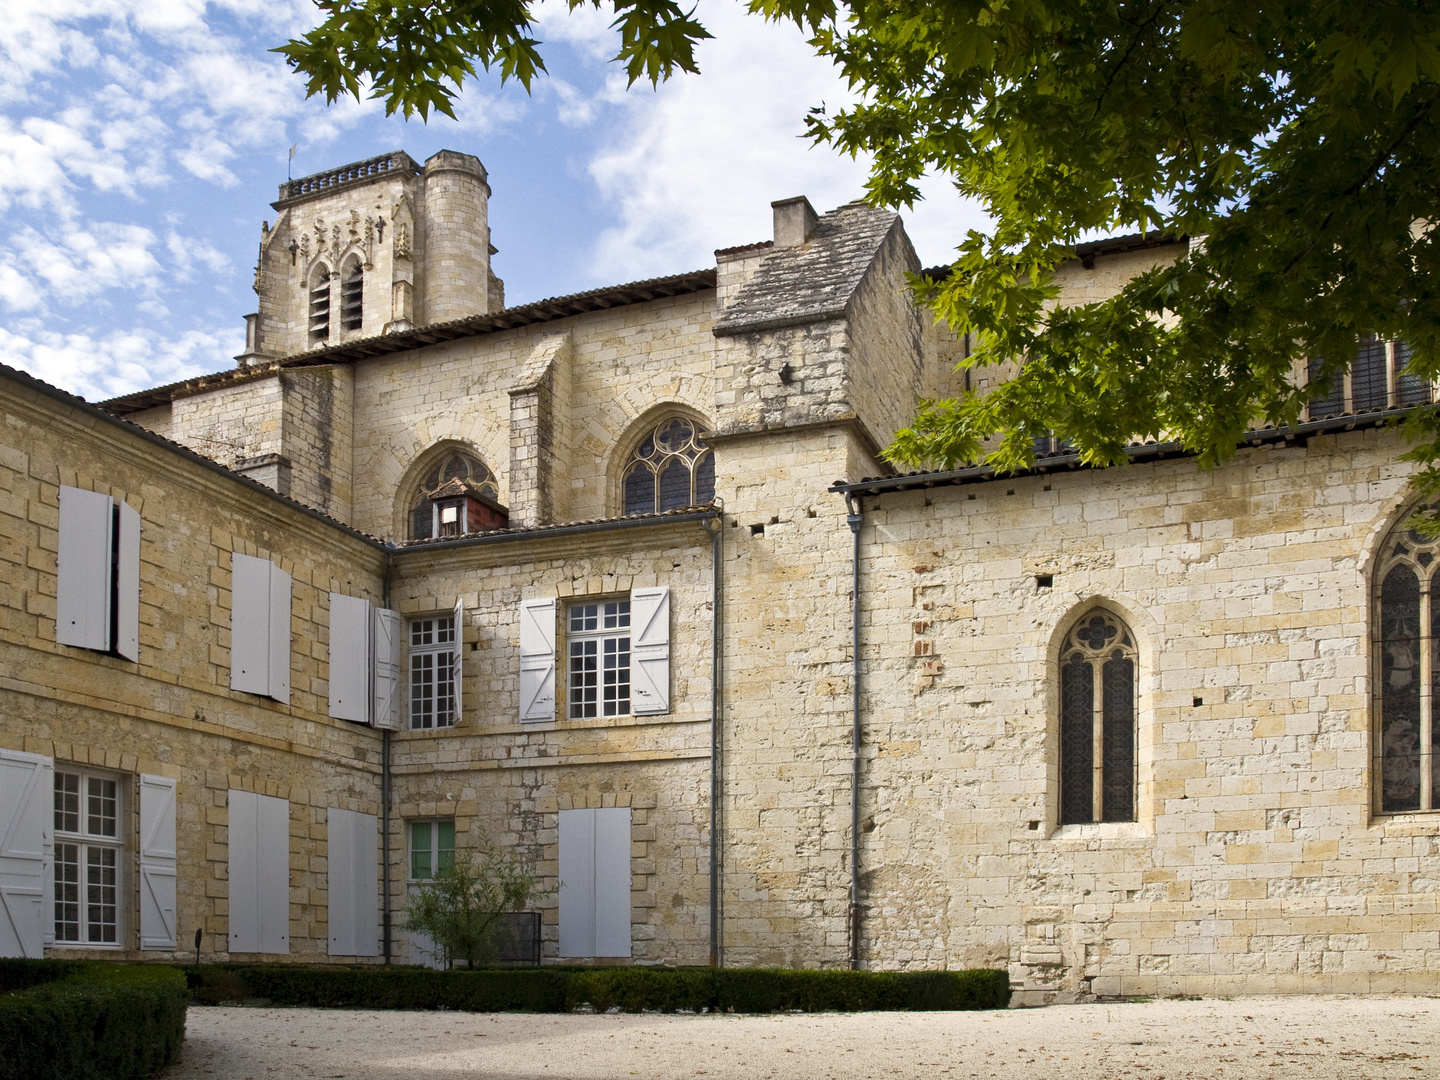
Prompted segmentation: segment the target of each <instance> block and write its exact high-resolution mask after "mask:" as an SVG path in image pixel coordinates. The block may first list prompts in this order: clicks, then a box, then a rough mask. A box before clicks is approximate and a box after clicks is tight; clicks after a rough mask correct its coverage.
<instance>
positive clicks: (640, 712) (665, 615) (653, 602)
mask: <svg viewBox="0 0 1440 1080" xmlns="http://www.w3.org/2000/svg"><path fill="white" fill-rule="evenodd" d="M630 711H631V712H632V713H634V714H635V715H636V716H644V715H653V714H657V713H668V712H669V711H670V590H669V589H665V588H658V589H632V590H631V591H630ZM625 955H627V956H628V955H629V953H626V954H625Z"/></svg>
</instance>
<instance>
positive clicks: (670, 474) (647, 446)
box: [624, 416, 715, 514]
mask: <svg viewBox="0 0 1440 1080" xmlns="http://www.w3.org/2000/svg"><path fill="white" fill-rule="evenodd" d="M714 498H715V456H714V455H713V454H712V453H711V452H710V448H709V447H707V446H706V445H705V440H704V437H703V435H702V433H701V432H700V429H699V428H697V427H696V426H695V425H694V423H692V422H691V421H689V420H687V419H685V418H684V417H679V416H671V417H667V418H666V419H664V420H661V421H660V423H658V424H657V425H655V427H654V429H653V430H651V431H650V432H649V433H648V434H647V435H646V436H645V438H644V439H642V440H641V442H640V445H639V446H637V447H636V448H635V452H634V453H633V454H631V455H630V461H629V462H628V463H627V465H626V467H625V480H624V512H625V513H626V514H654V513H659V512H662V511H665V510H678V509H681V508H682V507H686V506H702V505H704V504H705V503H708V502H711V501H713V500H714Z"/></svg>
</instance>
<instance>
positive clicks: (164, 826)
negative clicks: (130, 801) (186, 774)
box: [140, 774, 176, 949]
mask: <svg viewBox="0 0 1440 1080" xmlns="http://www.w3.org/2000/svg"><path fill="white" fill-rule="evenodd" d="M175 788H176V782H175V781H174V780H172V779H170V778H169V777H166V776H145V775H143V774H142V775H141V777H140V948H142V949H174V948H175V870H176V856H175Z"/></svg>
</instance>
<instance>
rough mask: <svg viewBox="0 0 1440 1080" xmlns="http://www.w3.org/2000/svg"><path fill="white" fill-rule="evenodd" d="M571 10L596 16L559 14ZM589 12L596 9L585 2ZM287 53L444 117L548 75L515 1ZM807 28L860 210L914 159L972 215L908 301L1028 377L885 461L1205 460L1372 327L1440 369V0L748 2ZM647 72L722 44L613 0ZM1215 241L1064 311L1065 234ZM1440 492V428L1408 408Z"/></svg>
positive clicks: (397, 23) (1290, 405)
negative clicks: (504, 86)
mask: <svg viewBox="0 0 1440 1080" xmlns="http://www.w3.org/2000/svg"><path fill="white" fill-rule="evenodd" d="M568 2H569V3H570V4H571V7H572V9H573V8H574V7H576V6H578V5H579V4H581V3H585V2H587V0H568ZM591 2H595V3H596V4H597V6H598V4H599V3H600V2H601V0H591ZM321 7H322V8H323V9H324V11H326V12H327V13H328V18H327V19H326V21H325V23H324V24H323V25H322V26H320V27H319V28H318V29H317V30H315V31H313V32H312V33H311V34H310V35H307V36H306V37H305V38H304V39H302V41H298V42H291V43H290V44H289V45H287V46H285V47H284V50H283V51H284V52H285V53H286V55H287V57H288V58H289V60H290V62H291V63H292V64H293V65H294V66H296V67H297V68H298V69H299V70H301V71H302V72H304V73H306V74H308V75H309V76H310V80H311V81H310V88H311V91H312V92H323V93H325V94H326V95H327V96H328V97H329V98H331V99H332V100H333V99H334V98H335V96H337V94H339V93H341V92H347V93H359V92H360V87H361V86H362V84H364V85H367V86H369V87H371V92H373V93H374V94H376V95H379V96H382V97H384V98H385V99H386V102H387V107H388V108H389V109H391V110H392V111H393V110H395V109H400V110H402V111H404V112H405V113H406V114H407V115H408V114H409V113H410V111H411V110H412V109H414V110H418V111H420V113H421V114H422V115H425V114H426V110H427V109H428V108H430V107H434V108H439V109H442V111H447V112H448V111H449V102H450V101H451V99H452V98H451V95H452V89H453V88H458V87H459V85H460V83H461V81H462V80H463V78H465V77H468V76H470V75H473V73H474V67H473V63H472V62H479V63H480V64H481V65H482V66H485V67H487V68H488V67H489V66H490V65H491V64H495V63H498V64H500V68H501V76H502V78H507V77H514V78H518V79H519V80H520V81H521V82H522V83H523V84H524V85H526V86H528V85H529V83H530V79H531V77H532V76H533V75H534V73H536V72H537V71H540V70H543V64H542V63H541V62H540V59H539V54H538V52H536V47H537V43H536V42H534V41H533V40H531V39H530V37H529V36H528V35H529V29H530V22H529V18H528V12H527V9H526V7H525V4H524V3H523V2H521V0H436V2H432V3H419V2H414V3H411V2H407V0H389V2H382V0H323V2H322V3H321ZM750 8H751V10H752V11H755V12H756V13H758V14H760V15H762V16H764V17H766V18H769V19H772V20H788V21H793V22H795V23H797V24H799V25H800V26H801V27H802V28H804V29H805V30H806V31H807V32H808V33H810V34H811V37H812V43H813V45H814V47H815V48H816V50H817V51H818V52H819V53H820V54H821V55H823V56H826V57H828V58H830V59H832V60H833V61H834V62H835V63H836V64H837V65H838V66H839V67H840V69H841V71H842V72H843V74H844V76H845V77H846V78H847V79H848V80H849V83H850V85H851V86H852V87H853V88H854V90H855V91H856V93H857V100H858V104H855V105H853V106H851V107H849V108H846V109H843V110H841V111H839V112H837V113H835V114H833V115H830V114H827V113H826V112H825V111H823V110H819V109H817V110H816V111H814V112H812V113H811V115H810V119H809V123H810V133H811V135H812V137H814V138H815V139H817V140H820V141H824V142H829V143H830V144H832V145H833V146H835V147H836V148H838V149H839V150H841V151H843V152H847V153H851V154H856V155H860V154H863V155H868V156H869V157H870V158H871V160H872V163H873V165H872V170H871V176H870V181H869V186H868V198H869V199H870V201H872V202H873V203H875V204H877V205H888V206H900V207H903V206H909V205H912V204H913V202H914V200H915V199H916V198H917V197H918V191H917V187H916V183H917V181H918V180H919V178H920V177H921V176H923V175H925V174H926V173H938V174H941V175H944V176H946V177H948V178H949V179H950V180H952V181H953V183H954V185H955V187H956V189H957V191H959V192H960V194H962V195H964V196H967V197H970V198H973V199H975V200H978V202H979V203H980V204H981V205H982V206H983V208H984V209H985V210H986V211H987V212H988V213H989V214H990V216H991V218H992V221H993V226H992V228H991V229H990V230H989V231H988V232H986V233H981V232H978V231H972V232H971V233H970V234H969V235H968V236H966V237H964V238H963V240H962V242H961V243H960V244H959V246H958V249H957V258H956V259H955V261H954V264H953V267H952V271H951V273H950V274H949V275H948V276H945V277H944V278H943V280H941V281H939V282H933V281H928V280H921V281H918V282H916V289H917V295H918V296H919V297H920V299H921V300H922V301H923V302H924V303H925V304H927V305H928V306H929V307H930V308H931V309H932V310H933V311H934V313H935V314H936V315H937V316H938V317H941V318H944V319H945V320H946V321H947V322H948V324H949V325H950V327H951V328H952V329H953V330H955V331H956V332H968V333H970V334H971V335H972V338H973V340H974V341H976V342H977V344H978V347H977V348H976V349H975V351H974V353H973V355H972V356H971V357H970V358H969V360H968V361H967V362H968V363H970V364H972V365H988V364H994V363H1000V362H1012V363H1013V362H1023V367H1022V368H1021V371H1020V374H1019V375H1018V376H1017V377H1016V378H1014V379H1013V380H1011V381H1008V382H1006V383H1005V384H1003V385H1002V386H1001V387H999V388H998V389H997V390H995V391H993V392H991V393H989V394H988V395H987V396H985V397H983V398H981V397H974V396H967V397H965V398H961V399H956V400H950V401H941V402H928V403H925V405H924V406H923V408H922V410H921V412H920V415H919V416H918V417H917V419H916V421H915V423H914V424H913V425H912V427H911V428H910V429H908V430H906V431H904V432H902V433H901V434H900V436H899V438H898V440H897V442H896V443H895V445H894V446H892V447H891V448H890V449H889V451H888V452H887V453H888V456H890V458H891V459H892V460H895V461H897V462H905V463H911V464H932V465H953V464H957V463H960V462H973V461H981V460H987V461H989V462H990V463H992V464H994V465H996V466H997V467H998V468H1000V469H1002V470H1006V469H1017V468H1023V467H1024V466H1026V465H1027V464H1029V463H1030V462H1031V461H1032V460H1033V456H1032V455H1033V451H1032V439H1033V438H1034V437H1035V436H1038V435H1043V434H1046V433H1048V432H1051V431H1053V432H1055V433H1056V434H1058V435H1060V436H1062V437H1064V438H1067V439H1068V440H1069V441H1071V442H1072V443H1073V444H1074V445H1075V447H1076V448H1077V450H1078V451H1079V453H1080V454H1081V456H1082V457H1083V458H1084V459H1085V460H1086V461H1088V462H1090V463H1093V464H1109V463H1118V462H1121V461H1123V460H1124V447H1125V445H1126V444H1127V443H1129V442H1130V441H1131V440H1133V439H1136V438H1146V437H1166V438H1174V439H1179V440H1181V441H1182V442H1183V443H1184V444H1185V446H1186V447H1187V448H1189V449H1190V450H1192V451H1193V452H1195V453H1196V454H1198V455H1199V458H1200V461H1201V463H1202V464H1205V465H1210V464H1214V463H1216V462H1218V461H1220V460H1222V459H1224V458H1225V457H1227V456H1228V455H1229V454H1231V453H1232V452H1233V451H1234V449H1235V446H1236V444H1237V442H1238V441H1239V439H1240V438H1241V436H1242V434H1243V433H1244V432H1245V431H1246V430H1247V429H1248V428H1250V427H1252V426H1254V425H1255V424H1256V423H1271V424H1277V425H1281V424H1288V423H1294V422H1295V421H1296V420H1297V419H1298V418H1299V417H1300V414H1301V410H1302V409H1303V407H1304V405H1305V402H1306V399H1307V397H1308V394H1309V391H1308V390H1307V389H1306V388H1305V387H1304V386H1303V385H1297V383H1298V384H1303V383H1304V379H1303V378H1301V379H1299V380H1297V379H1296V374H1297V373H1303V372H1304V371H1305V370H1306V367H1307V364H1308V363H1309V362H1310V361H1312V360H1314V359H1317V358H1323V360H1321V367H1320V369H1319V371H1318V372H1317V376H1318V385H1324V386H1328V385H1330V384H1331V383H1332V381H1333V379H1334V378H1335V377H1336V376H1338V375H1339V374H1341V373H1343V372H1344V371H1345V370H1346V369H1347V368H1348V366H1349V364H1350V362H1351V361H1352V360H1353V358H1354V356H1355V350H1356V343H1357V341H1358V339H1359V338H1361V337H1362V336H1364V335H1366V334H1372V333H1373V334H1376V335H1379V336H1380V337H1382V338H1401V339H1404V340H1405V341H1407V342H1408V343H1409V344H1410V346H1411V348H1412V350H1413V352H1412V359H1411V365H1410V367H1411V371H1412V372H1413V373H1415V374H1417V375H1420V376H1422V377H1424V378H1427V379H1434V378H1436V377H1437V376H1440V353H1437V328H1440V280H1437V269H1440V251H1437V244H1436V237H1435V232H1434V230H1432V229H1431V228H1430V227H1429V224H1428V223H1430V222H1432V221H1435V220H1437V218H1440V213H1437V208H1436V203H1437V182H1436V179H1435V178H1436V176H1437V175H1440V169H1437V166H1440V127H1437V111H1436V110H1437V106H1440V5H1437V4H1436V3H1435V2H1434V0H1366V2H1364V3H1358V2H1355V0H851V2H850V3H848V4H844V5H837V4H835V3H834V2H833V0H750ZM614 9H615V12H616V25H617V26H618V27H619V28H620V29H621V39H622V45H621V49H620V52H619V54H618V56H617V60H619V61H620V62H622V63H624V64H625V65H626V68H627V71H628V72H629V73H630V76H631V80H632V81H633V80H635V79H636V78H639V77H642V76H643V77H646V78H649V79H651V80H652V81H654V80H658V79H663V78H666V77H668V76H669V75H671V74H672V73H673V72H674V71H676V70H681V71H693V70H695V59H694V45H695V44H696V42H697V41H698V40H699V39H700V38H702V37H704V36H706V35H705V31H704V30H703V28H702V27H700V26H699V24H698V23H696V22H695V21H694V20H693V19H692V18H691V16H690V14H688V13H686V12H684V11H683V10H682V9H680V8H677V7H675V6H673V4H671V3H669V2H668V0H630V2H625V0H617V2H615V3H614ZM1152 229H1153V230H1159V231H1161V232H1164V233H1171V234H1174V235H1177V236H1188V237H1192V238H1202V237H1203V238H1204V243H1203V244H1194V245H1192V246H1191V248H1190V254H1189V255H1188V257H1185V258H1182V259H1180V260H1179V261H1178V262H1176V263H1174V264H1173V265H1166V266H1162V267H1157V268H1156V269H1153V270H1151V271H1149V272H1147V273H1143V274H1141V275H1139V276H1138V277H1136V278H1134V279H1133V280H1132V281H1130V282H1129V283H1128V284H1127V285H1126V286H1125V288H1124V289H1123V290H1122V291H1121V292H1120V293H1119V294H1118V295H1116V296H1114V297H1112V298H1111V299H1108V300H1106V301H1103V302H1099V303H1089V304H1075V305H1061V304H1060V303H1059V302H1058V290H1057V288H1056V287H1055V283H1054V276H1053V275H1054V271H1055V269H1056V267H1057V266H1058V265H1059V264H1060V263H1062V262H1064V261H1065V260H1066V259H1067V258H1069V257H1070V256H1071V253H1072V251H1073V247H1074V245H1075V243H1076V242H1077V241H1080V240H1082V239H1085V238H1087V237H1091V236H1096V235H1103V234H1110V233H1116V232H1126V231H1133V230H1139V231H1146V230H1152ZM1411 423H1412V426H1413V431H1412V434H1413V435H1415V436H1416V437H1417V438H1418V439H1419V442H1418V443H1417V445H1416V446H1415V448H1414V450H1413V451H1412V457H1414V458H1415V459H1417V460H1420V461H1422V462H1423V463H1424V464H1425V466H1426V468H1425V470H1424V472H1423V473H1422V482H1423V483H1424V485H1425V486H1426V487H1427V488H1428V489H1429V490H1430V492H1431V493H1433V494H1440V464H1437V463H1440V425H1437V424H1436V422H1435V420H1434V419H1433V417H1432V415H1431V414H1430V413H1429V412H1428V411H1426V413H1425V414H1424V415H1423V416H1419V417H1417V418H1415V419H1414V420H1412V421H1411Z"/></svg>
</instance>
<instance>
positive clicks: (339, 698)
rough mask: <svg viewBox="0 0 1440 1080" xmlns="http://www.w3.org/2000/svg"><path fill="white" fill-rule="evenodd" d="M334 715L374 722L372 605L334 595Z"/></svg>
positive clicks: (332, 613)
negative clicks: (371, 662) (371, 643)
mask: <svg viewBox="0 0 1440 1080" xmlns="http://www.w3.org/2000/svg"><path fill="white" fill-rule="evenodd" d="M330 715H331V716H333V717H334V718H335V719H337V720H353V721H354V722H355V723H357V724H365V723H369V721H370V602H369V601H368V600H362V599H360V598H359V597H358V596H345V595H343V594H341V593H336V592H332V593H331V594H330Z"/></svg>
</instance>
